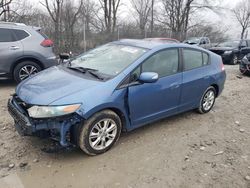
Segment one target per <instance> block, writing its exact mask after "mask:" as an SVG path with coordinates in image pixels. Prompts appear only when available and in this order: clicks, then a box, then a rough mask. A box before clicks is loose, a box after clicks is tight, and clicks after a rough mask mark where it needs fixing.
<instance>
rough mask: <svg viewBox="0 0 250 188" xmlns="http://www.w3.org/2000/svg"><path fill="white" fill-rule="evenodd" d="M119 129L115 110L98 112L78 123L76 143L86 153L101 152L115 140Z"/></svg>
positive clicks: (118, 119)
mask: <svg viewBox="0 0 250 188" xmlns="http://www.w3.org/2000/svg"><path fill="white" fill-rule="evenodd" d="M121 129H122V123H121V119H120V118H119V116H118V115H117V114H116V113H115V112H113V111H111V110H104V111H101V112H98V113H96V114H94V115H93V116H92V117H91V118H89V119H88V120H86V121H85V122H84V123H83V124H82V125H80V131H79V135H78V145H79V147H80V148H81V149H82V151H84V152H85V153H86V154H88V155H97V154H102V153H104V152H106V151H108V150H109V149H110V148H111V147H112V146H113V145H114V144H115V143H116V142H117V140H118V139H119V137H120V134H121Z"/></svg>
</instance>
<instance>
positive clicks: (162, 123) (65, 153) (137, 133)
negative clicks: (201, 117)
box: [37, 111, 197, 162]
mask: <svg viewBox="0 0 250 188" xmlns="http://www.w3.org/2000/svg"><path fill="white" fill-rule="evenodd" d="M196 115H197V113H196V112H195V111H188V112H184V113H181V114H177V115H174V116H171V117H167V118H163V119H161V120H158V121H155V122H153V123H149V124H147V125H145V126H142V127H139V128H137V129H134V130H132V131H130V132H122V134H121V137H120V139H119V141H118V142H117V144H116V147H114V148H112V149H111V150H110V151H108V152H106V153H104V154H101V155H97V156H95V157H97V158H99V156H102V155H104V156H112V155H114V152H118V153H119V151H120V149H121V148H120V147H124V145H125V147H126V145H130V144H131V140H136V139H137V138H138V137H141V136H142V135H143V136H145V137H146V136H147V134H148V133H150V132H151V133H152V132H155V131H158V130H159V128H160V129H162V130H166V131H167V130H168V129H169V128H171V126H174V125H175V124H176V123H178V122H179V121H183V120H184V121H185V119H189V118H192V117H193V116H196ZM37 141H38V140H37ZM38 142H39V143H40V144H41V143H42V141H38ZM49 142H50V141H49ZM51 142H52V141H51ZM44 155H46V156H47V157H49V158H54V159H56V160H57V161H58V162H59V161H64V162H69V161H72V160H74V161H77V160H78V161H81V160H82V159H88V160H91V158H92V157H93V156H88V155H86V154H84V152H83V151H81V149H80V148H78V147H74V148H72V149H65V150H60V151H58V152H52V153H47V152H44Z"/></svg>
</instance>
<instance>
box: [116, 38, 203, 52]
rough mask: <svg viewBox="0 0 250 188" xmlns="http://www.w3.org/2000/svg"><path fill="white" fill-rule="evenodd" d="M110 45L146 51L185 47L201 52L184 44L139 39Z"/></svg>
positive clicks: (123, 40) (120, 41)
mask: <svg viewBox="0 0 250 188" xmlns="http://www.w3.org/2000/svg"><path fill="white" fill-rule="evenodd" d="M112 43H115V44H121V45H128V46H134V47H139V48H146V49H154V48H158V47H166V48H171V47H186V48H193V49H199V50H203V49H202V48H200V47H196V46H190V45H188V44H184V43H162V42H158V41H148V40H141V39H122V40H119V41H114V42H112Z"/></svg>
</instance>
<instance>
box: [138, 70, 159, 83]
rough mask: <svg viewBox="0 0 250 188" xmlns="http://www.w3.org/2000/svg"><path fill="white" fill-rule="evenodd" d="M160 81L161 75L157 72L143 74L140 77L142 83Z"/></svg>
mask: <svg viewBox="0 0 250 188" xmlns="http://www.w3.org/2000/svg"><path fill="white" fill-rule="evenodd" d="M158 79H159V75H158V74H157V73H155V72H143V73H141V75H140V77H139V82H141V83H154V82H156V81H157V80H158Z"/></svg>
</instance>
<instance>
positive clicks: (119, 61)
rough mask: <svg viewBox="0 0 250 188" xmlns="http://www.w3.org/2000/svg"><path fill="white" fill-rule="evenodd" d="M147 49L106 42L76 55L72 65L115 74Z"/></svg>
mask: <svg viewBox="0 0 250 188" xmlns="http://www.w3.org/2000/svg"><path fill="white" fill-rule="evenodd" d="M146 51H147V50H146V49H143V48H138V47H132V46H125V45H119V44H106V45H103V46H100V47H98V48H95V49H93V50H91V51H89V52H87V53H84V54H82V55H80V56H78V57H76V59H74V60H72V62H71V67H84V68H90V69H95V70H97V71H98V72H100V73H103V74H106V75H111V76H115V75H117V74H119V73H120V72H121V71H122V70H123V69H124V68H126V67H127V66H128V65H130V64H131V63H133V62H134V61H135V60H136V59H137V58H139V57H140V56H141V55H142V54H144V53H145V52H146Z"/></svg>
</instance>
